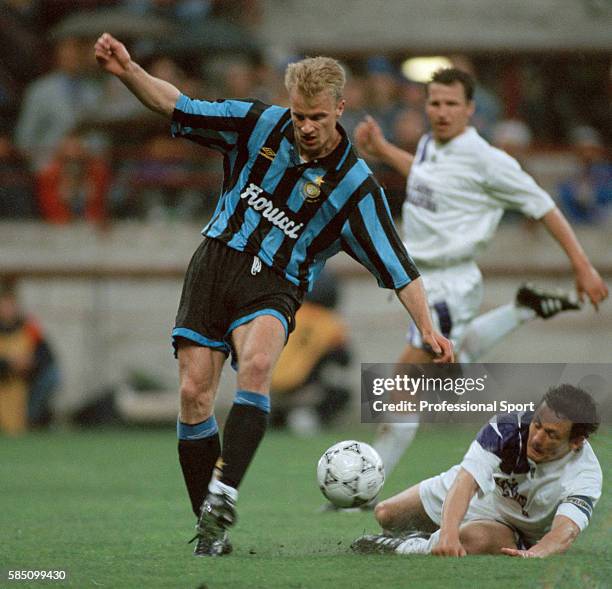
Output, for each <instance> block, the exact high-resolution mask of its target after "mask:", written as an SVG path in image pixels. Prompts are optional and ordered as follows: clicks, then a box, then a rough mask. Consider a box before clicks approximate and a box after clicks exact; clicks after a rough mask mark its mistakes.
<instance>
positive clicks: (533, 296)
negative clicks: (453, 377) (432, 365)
mask: <svg viewBox="0 0 612 589" xmlns="http://www.w3.org/2000/svg"><path fill="white" fill-rule="evenodd" d="M578 309H580V304H579V303H578V300H577V299H576V298H575V297H574V296H571V295H570V294H568V293H566V292H562V291H558V290H544V289H541V288H537V287H535V286H534V285H531V284H524V285H522V286H521V287H520V288H519V289H518V291H517V294H516V300H515V301H514V302H513V303H508V304H507V305H502V306H500V307H496V308H495V309H492V310H491V311H488V312H487V313H483V314H482V315H479V316H478V317H476V318H475V319H474V320H473V321H471V322H470V324H469V326H468V327H467V328H466V330H465V333H464V335H463V337H462V340H461V343H460V344H459V346H458V348H459V349H458V352H457V357H458V359H459V361H460V362H478V360H479V359H480V358H481V357H482V356H483V355H484V354H485V353H486V352H487V351H488V350H490V349H491V348H492V347H493V346H495V345H496V344H497V343H498V342H500V341H501V340H502V339H504V338H505V337H506V336H508V335H509V334H510V333H512V332H513V331H514V330H515V329H517V328H518V327H520V326H521V325H523V324H525V323H527V322H529V321H532V320H534V319H537V318H538V317H539V318H541V319H550V318H551V317H554V316H555V315H557V314H558V313H562V312H564V311H576V310H578Z"/></svg>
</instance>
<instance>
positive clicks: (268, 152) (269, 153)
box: [259, 147, 276, 162]
mask: <svg viewBox="0 0 612 589" xmlns="http://www.w3.org/2000/svg"><path fill="white" fill-rule="evenodd" d="M259 155H260V156H262V157H265V158H266V159H267V160H270V161H271V162H272V161H274V158H275V157H276V152H275V151H274V150H273V149H271V148H270V147H262V148H261V149H260V150H259Z"/></svg>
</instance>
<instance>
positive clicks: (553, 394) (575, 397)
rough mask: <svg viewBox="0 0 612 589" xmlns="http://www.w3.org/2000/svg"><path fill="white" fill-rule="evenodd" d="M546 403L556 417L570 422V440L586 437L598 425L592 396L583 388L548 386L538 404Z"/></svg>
mask: <svg viewBox="0 0 612 589" xmlns="http://www.w3.org/2000/svg"><path fill="white" fill-rule="evenodd" d="M542 403H546V405H547V407H549V408H550V409H552V410H553V411H554V412H555V413H556V414H557V416H558V417H561V418H565V419H569V420H570V421H571V422H572V429H571V430H570V440H573V439H575V438H577V437H579V436H584V437H585V438H588V437H589V436H590V435H591V434H593V433H595V432H596V431H597V428H598V427H599V414H598V411H597V405H596V404H595V401H594V400H593V397H591V395H589V393H587V392H586V391H585V390H583V389H579V388H578V387H574V386H572V385H570V384H560V385H558V386H556V387H552V388H550V389H549V390H548V391H547V392H546V394H545V395H544V396H543V397H542V400H541V401H540V405H541V404H542Z"/></svg>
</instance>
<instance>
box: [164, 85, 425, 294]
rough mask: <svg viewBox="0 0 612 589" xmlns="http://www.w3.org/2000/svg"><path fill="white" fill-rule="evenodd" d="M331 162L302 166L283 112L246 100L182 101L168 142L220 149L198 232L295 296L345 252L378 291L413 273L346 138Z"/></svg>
mask: <svg viewBox="0 0 612 589" xmlns="http://www.w3.org/2000/svg"><path fill="white" fill-rule="evenodd" d="M338 130H339V131H340V133H341V135H342V140H341V142H340V144H339V145H338V147H337V148H336V149H335V150H334V151H333V152H332V153H330V154H329V155H327V156H325V157H323V158H321V159H318V160H313V161H310V162H306V163H305V162H303V161H301V160H300V157H299V153H298V151H297V148H296V147H295V143H294V137H293V125H292V121H291V112H290V110H289V109H287V108H283V107H279V106H270V105H267V104H264V103H262V102H259V101H252V100H219V101H216V102H208V101H201V100H192V99H190V98H188V97H186V96H181V97H180V98H179V99H178V101H177V103H176V107H175V110H174V114H173V120H172V134H173V136H175V137H176V136H182V137H186V138H188V139H191V140H193V141H195V142H197V143H199V144H201V145H204V146H206V147H210V148H213V149H216V150H218V151H220V152H221V153H222V154H223V156H224V180H223V187H222V191H221V196H220V198H219V202H218V203H217V206H216V209H215V212H214V214H213V216H212V218H211V220H210V222H209V223H208V224H207V225H206V227H204V229H203V230H202V233H203V234H204V235H206V236H208V237H211V238H215V239H218V240H221V241H223V242H224V243H225V244H227V245H228V246H229V247H231V248H234V249H236V250H239V251H244V252H247V253H249V254H252V255H255V256H258V257H259V258H260V259H261V261H262V262H263V263H265V264H267V265H268V266H270V267H272V268H273V269H274V270H275V271H277V272H279V273H280V274H281V275H282V276H284V277H285V278H286V279H287V280H289V281H290V282H292V283H294V284H296V285H298V286H299V287H301V288H303V289H308V290H310V288H311V287H312V284H313V282H314V280H315V279H316V277H317V275H318V274H319V272H320V271H321V269H322V268H323V265H324V264H325V261H326V260H327V259H328V258H329V257H331V256H332V255H334V254H335V253H337V252H339V251H341V250H343V251H345V252H346V253H348V254H349V255H350V256H351V257H353V258H354V259H356V260H357V261H358V262H360V263H361V264H363V265H364V266H365V267H366V268H367V269H368V270H369V271H370V272H371V273H372V274H373V275H374V276H375V277H376V279H377V281H378V283H379V285H380V286H383V287H385V288H401V287H403V286H405V285H406V284H408V283H409V282H410V281H411V280H413V279H414V278H416V277H418V275H419V273H418V271H417V269H416V267H415V265H414V263H413V262H412V260H411V258H410V256H409V255H408V253H407V252H406V250H405V248H404V245H403V244H402V242H401V240H400V238H399V236H398V234H397V231H396V229H395V226H394V225H393V221H392V218H391V214H390V211H389V206H388V204H387V199H386V196H385V194H384V191H383V189H382V188H381V186H380V185H379V184H378V183H377V181H376V180H375V179H374V177H373V175H372V173H371V171H370V169H369V168H368V167H367V165H366V164H365V162H364V161H363V160H361V159H359V158H358V157H357V155H356V154H355V152H354V150H353V148H352V146H351V143H350V141H349V140H348V138H347V136H346V133H345V132H344V130H343V129H342V128H341V127H340V126H338Z"/></svg>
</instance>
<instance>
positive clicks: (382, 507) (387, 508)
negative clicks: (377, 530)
mask: <svg viewBox="0 0 612 589" xmlns="http://www.w3.org/2000/svg"><path fill="white" fill-rule="evenodd" d="M374 517H375V518H376V521H377V522H378V525H379V526H380V527H381V528H383V529H385V530H390V529H392V528H393V527H394V525H393V523H394V520H395V517H394V515H393V508H392V507H391V505H389V502H388V501H381V502H380V503H379V504H378V505H377V506H376V507H375V508H374Z"/></svg>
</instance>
